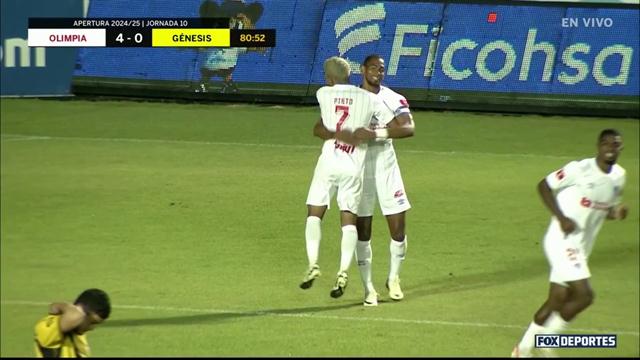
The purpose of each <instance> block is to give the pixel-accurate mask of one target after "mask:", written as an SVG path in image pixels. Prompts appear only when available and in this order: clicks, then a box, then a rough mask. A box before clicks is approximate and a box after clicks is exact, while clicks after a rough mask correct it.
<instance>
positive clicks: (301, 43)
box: [75, 0, 324, 95]
mask: <svg viewBox="0 0 640 360" xmlns="http://www.w3.org/2000/svg"><path fill="white" fill-rule="evenodd" d="M323 6H324V4H323V2H322V1H298V0H281V1H278V2H274V1H265V0H259V1H244V2H242V1H236V0H224V1H214V0H204V1H203V0H183V1H180V2H175V1H167V0H155V1H136V2H130V1H114V0H109V1H105V0H93V1H91V4H90V7H89V17H125V16H126V17H199V16H207V17H229V18H234V17H236V16H239V15H240V14H247V16H246V17H243V19H244V22H241V21H238V22H236V26H237V27H238V28H242V27H244V28H252V27H253V28H257V29H276V44H277V46H276V47H275V48H256V49H252V48H226V49H225V48H200V49H195V48H186V49H171V48H138V49H135V48H129V49H109V48H87V49H82V50H81V51H80V54H79V59H80V61H79V62H80V65H81V66H80V67H79V69H77V70H76V72H75V75H77V76H99V77H112V78H129V79H140V80H168V81H185V83H184V86H185V87H186V88H190V89H191V88H192V89H195V90H200V89H201V88H202V86H205V87H206V88H209V87H211V88H213V87H215V90H220V89H221V86H224V84H225V83H229V82H230V81H233V82H234V83H239V82H252V83H256V82H257V83H262V82H264V83H282V84H302V85H307V84H308V83H309V75H310V74H311V71H312V65H313V60H314V59H313V56H314V55H315V49H316V47H317V45H318V43H317V41H318V28H319V27H320V20H321V17H322V8H323ZM272 91H273V90H272ZM301 91H304V93H300V94H299V95H306V89H305V90H301Z"/></svg>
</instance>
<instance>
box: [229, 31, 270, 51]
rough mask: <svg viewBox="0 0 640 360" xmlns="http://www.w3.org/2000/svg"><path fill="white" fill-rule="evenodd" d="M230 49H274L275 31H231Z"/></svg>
mask: <svg viewBox="0 0 640 360" xmlns="http://www.w3.org/2000/svg"><path fill="white" fill-rule="evenodd" d="M230 35H231V36H230V39H229V40H230V41H229V43H230V45H231V46H232V47H274V46H276V30H275V29H243V30H236V29H232V30H231V34H230Z"/></svg>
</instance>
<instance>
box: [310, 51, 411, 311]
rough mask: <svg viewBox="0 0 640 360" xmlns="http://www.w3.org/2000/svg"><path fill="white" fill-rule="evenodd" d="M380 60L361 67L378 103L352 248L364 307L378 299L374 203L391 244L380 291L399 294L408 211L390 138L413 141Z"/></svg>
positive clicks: (405, 111) (403, 105) (323, 133)
mask: <svg viewBox="0 0 640 360" xmlns="http://www.w3.org/2000/svg"><path fill="white" fill-rule="evenodd" d="M384 69H385V67H384V60H383V59H382V58H381V57H380V56H379V55H375V54H374V55H369V56H367V58H366V59H365V60H364V61H363V62H362V65H361V66H360V70H361V72H362V74H363V75H362V85H361V87H362V88H363V89H365V90H367V91H369V92H371V93H373V94H376V95H377V97H378V98H379V99H380V100H381V101H382V102H381V105H382V109H381V111H380V116H379V117H378V118H377V119H374V121H372V124H371V129H372V130H371V131H369V132H368V134H367V135H368V138H369V139H370V141H369V149H368V150H367V156H366V159H365V170H364V172H365V175H364V190H363V193H362V200H361V201H360V206H359V207H358V223H357V228H358V240H359V241H358V244H357V247H356V259H357V262H358V267H359V269H360V277H361V279H362V282H363V285H364V288H365V299H364V305H365V306H376V305H378V294H377V292H376V290H375V288H374V286H373V282H372V279H371V260H372V251H371V241H370V240H371V224H372V220H373V211H374V208H375V206H376V200H378V203H379V205H380V209H381V210H382V214H383V215H384V216H385V217H386V219H387V224H388V226H389V233H390V236H391V240H390V241H389V252H390V261H389V275H388V277H387V281H386V286H387V288H388V289H389V297H391V299H393V300H402V299H403V298H404V294H403V293H402V289H401V288H400V265H401V263H402V261H403V260H404V258H405V254H406V250H407V240H406V239H407V237H406V234H405V213H406V211H407V210H409V209H410V208H411V204H410V203H409V199H408V198H407V193H406V191H405V189H404V183H403V181H402V176H401V174H400V166H399V165H398V159H397V158H396V153H395V149H394V147H393V142H392V140H391V139H399V138H404V137H409V136H413V134H414V123H413V118H412V116H411V112H410V111H409V104H408V102H407V100H406V99H405V98H404V96H402V95H400V94H398V93H396V92H395V91H393V90H391V89H389V88H387V87H385V86H382V85H381V84H380V83H381V81H382V80H383V79H384ZM317 130H318V131H317V132H316V133H317V136H320V137H322V138H330V137H331V136H333V133H332V132H330V131H328V130H327V129H324V128H320V129H317Z"/></svg>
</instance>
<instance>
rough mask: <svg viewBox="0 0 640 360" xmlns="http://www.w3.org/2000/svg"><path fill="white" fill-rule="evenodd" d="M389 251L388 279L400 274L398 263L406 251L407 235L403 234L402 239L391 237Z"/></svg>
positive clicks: (399, 263) (400, 262)
mask: <svg viewBox="0 0 640 360" xmlns="http://www.w3.org/2000/svg"><path fill="white" fill-rule="evenodd" d="M389 253H390V254H391V259H390V261H389V280H392V279H395V278H396V277H398V276H400V265H401V264H402V260H404V256H405V254H406V253H407V236H406V235H405V236H404V241H395V240H393V239H391V242H390V243H389Z"/></svg>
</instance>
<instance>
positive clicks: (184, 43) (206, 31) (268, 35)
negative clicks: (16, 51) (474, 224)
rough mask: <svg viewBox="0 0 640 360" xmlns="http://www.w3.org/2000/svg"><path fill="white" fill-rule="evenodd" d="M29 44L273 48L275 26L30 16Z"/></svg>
mask: <svg viewBox="0 0 640 360" xmlns="http://www.w3.org/2000/svg"><path fill="white" fill-rule="evenodd" d="M28 45H29V46H30V47H178V48H179V47H250V48H253V47H261V48H263V47H274V46H275V45H276V31H275V29H229V19H228V18H175V19H172V18H160V19H158V18H133V19H128V18H100V19H76V18H29V29H28Z"/></svg>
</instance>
